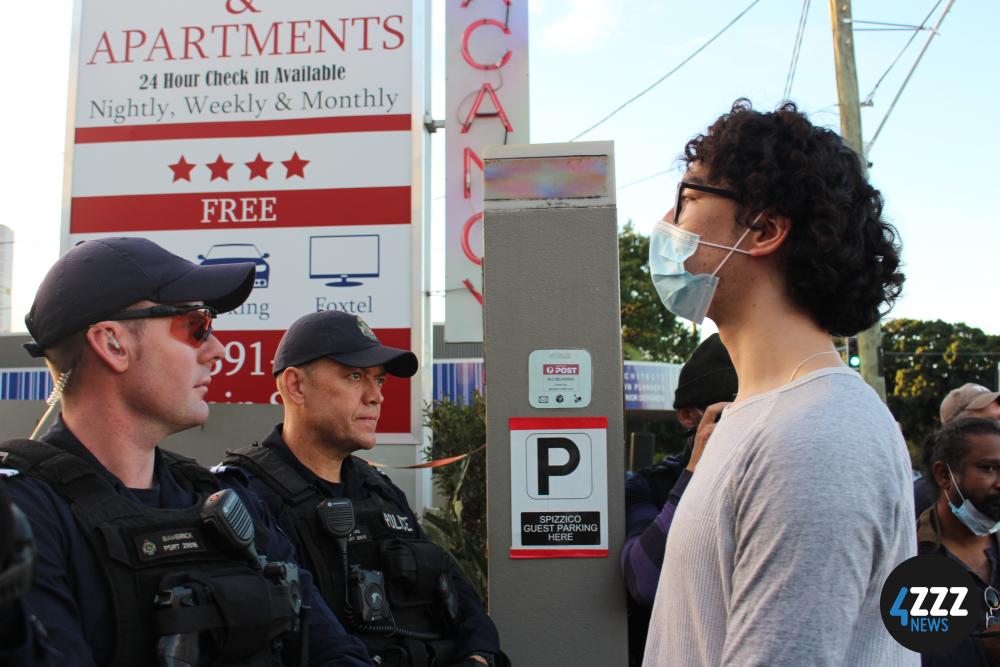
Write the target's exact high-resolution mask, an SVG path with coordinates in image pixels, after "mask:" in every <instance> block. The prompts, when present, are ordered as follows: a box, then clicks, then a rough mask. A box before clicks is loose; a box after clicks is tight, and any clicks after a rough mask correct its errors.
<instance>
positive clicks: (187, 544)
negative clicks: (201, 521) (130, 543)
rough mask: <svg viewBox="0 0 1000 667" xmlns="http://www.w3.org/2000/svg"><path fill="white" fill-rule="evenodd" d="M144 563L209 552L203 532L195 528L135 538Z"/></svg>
mask: <svg viewBox="0 0 1000 667" xmlns="http://www.w3.org/2000/svg"><path fill="white" fill-rule="evenodd" d="M133 539H134V540H135V545H136V548H137V549H138V551H139V559H140V560H142V561H151V560H157V559H160V558H170V557H173V556H179V555H182V554H193V553H201V552H203V551H208V547H207V546H205V538H204V536H203V535H202V534H201V530H200V529H198V528H194V527H184V528H171V529H168V530H158V531H156V532H152V533H142V534H140V535H136V536H135V537H134V538H133Z"/></svg>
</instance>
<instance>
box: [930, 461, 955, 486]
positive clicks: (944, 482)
mask: <svg viewBox="0 0 1000 667" xmlns="http://www.w3.org/2000/svg"><path fill="white" fill-rule="evenodd" d="M931 472H932V473H934V481H935V482H937V486H938V488H939V489H941V490H942V491H946V492H950V491H951V489H952V487H953V486H954V484H953V483H952V481H951V475H949V474H948V466H947V465H945V463H944V461H935V462H934V465H932V466H931Z"/></svg>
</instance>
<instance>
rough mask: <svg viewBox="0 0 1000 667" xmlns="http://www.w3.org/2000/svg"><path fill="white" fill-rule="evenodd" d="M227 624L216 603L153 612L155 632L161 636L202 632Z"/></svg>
mask: <svg viewBox="0 0 1000 667" xmlns="http://www.w3.org/2000/svg"><path fill="white" fill-rule="evenodd" d="M225 626H226V621H225V619H223V618H222V614H221V613H219V610H218V608H217V607H216V606H215V605H199V606H197V607H177V608H175V609H161V610H159V611H157V612H155V613H154V614H153V634H154V635H155V636H159V637H162V636H164V635H182V634H187V633H188V632H202V631H204V630H214V629H216V628H224V627H225Z"/></svg>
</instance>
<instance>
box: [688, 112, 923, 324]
mask: <svg viewBox="0 0 1000 667" xmlns="http://www.w3.org/2000/svg"><path fill="white" fill-rule="evenodd" d="M680 159H681V160H683V161H684V162H685V163H686V164H687V165H689V166H690V165H691V164H692V163H698V164H699V165H700V166H701V168H702V169H704V170H705V174H706V177H707V178H708V180H709V181H710V182H712V183H719V184H723V185H724V186H725V187H728V188H731V189H733V190H734V191H736V192H737V193H738V195H739V212H738V217H737V220H739V222H740V223H741V224H744V225H748V224H750V221H751V220H752V218H753V217H754V216H756V215H757V214H758V213H760V212H761V211H772V212H774V213H777V214H780V215H784V216H786V217H788V218H789V219H790V220H791V221H792V227H791V230H790V231H789V235H788V239H787V240H786V242H785V244H784V246H783V248H782V251H781V255H780V261H781V262H782V265H783V268H784V271H785V277H786V278H785V281H786V289H787V290H788V294H789V296H790V298H791V299H792V301H793V303H795V304H796V305H797V306H799V307H800V308H802V309H803V310H805V311H806V312H807V313H809V314H810V315H811V316H812V317H813V319H814V320H815V321H816V322H817V323H818V324H819V325H820V326H822V327H823V328H824V329H826V330H827V331H829V332H830V333H831V334H833V335H835V336H850V335H853V334H855V333H857V332H858V331H861V330H863V329H866V328H868V327H869V326H871V325H872V324H875V323H876V322H878V320H879V318H880V317H881V316H882V315H883V314H884V313H885V312H888V310H889V309H890V308H891V307H892V304H893V302H894V301H895V299H896V297H898V296H899V293H900V292H901V291H902V287H903V280H904V276H903V274H902V273H901V272H900V271H899V265H900V258H899V252H900V245H899V234H898V232H897V231H896V230H895V228H894V227H893V226H892V225H890V224H888V223H886V222H885V221H884V220H883V219H882V206H883V203H882V195H881V193H879V191H878V190H876V189H875V188H873V187H872V186H871V185H870V184H869V183H868V180H867V179H866V178H865V173H864V169H863V165H862V161H861V158H860V157H859V156H858V154H857V153H855V152H854V151H853V150H851V148H850V147H848V146H847V145H846V144H845V143H844V141H843V139H841V138H840V136H839V135H837V134H836V133H835V132H832V131H831V130H827V129H824V128H820V127H816V126H814V125H813V124H812V123H810V122H809V120H808V119H807V118H806V117H805V116H804V115H803V114H802V113H800V112H799V110H798V108H797V107H796V106H795V105H794V104H792V103H791V102H787V103H785V104H783V105H781V107H779V108H778V109H777V110H776V111H773V112H767V113H765V112H760V111H755V110H754V109H753V107H752V105H751V104H750V101H749V100H746V99H738V100H736V102H734V103H733V107H732V109H731V110H730V112H729V113H727V114H724V115H722V116H720V117H719V118H718V120H716V121H715V122H714V123H713V124H712V126H711V127H709V128H708V130H707V131H706V132H705V133H704V134H699V135H698V136H696V137H695V138H694V139H692V140H691V141H689V142H688V143H687V145H685V147H684V153H683V154H682V155H681V158H680ZM883 306H885V309H884V310H882V308H883Z"/></svg>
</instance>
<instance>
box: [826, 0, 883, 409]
mask: <svg viewBox="0 0 1000 667" xmlns="http://www.w3.org/2000/svg"><path fill="white" fill-rule="evenodd" d="M830 19H831V21H832V22H833V58H834V66H835V67H836V70H837V98H838V101H839V102H840V134H841V136H842V137H843V138H844V141H846V142H847V145H848V146H850V147H851V148H853V149H854V150H855V151H856V152H857V154H858V155H860V156H861V163H862V169H863V170H864V172H865V174H866V175H867V173H868V158H867V157H866V156H865V144H864V141H863V140H862V138H861V104H860V99H859V96H858V70H857V67H856V66H855V64H854V27H853V23H852V20H851V0H830ZM881 348H882V329H881V323H880V322H876V323H875V324H873V325H872V326H871V327H870V328H869V329H866V330H865V331H862V332H860V333H858V354H859V355H860V356H861V377H862V378H864V380H865V382H867V383H868V384H869V386H871V388H872V389H874V390H875V391H876V392H878V395H879V396H881V397H882V401H883V402H884V401H885V378H884V377H882V352H881Z"/></svg>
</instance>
